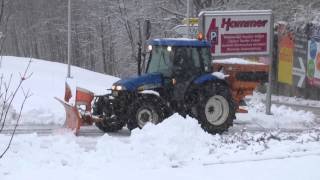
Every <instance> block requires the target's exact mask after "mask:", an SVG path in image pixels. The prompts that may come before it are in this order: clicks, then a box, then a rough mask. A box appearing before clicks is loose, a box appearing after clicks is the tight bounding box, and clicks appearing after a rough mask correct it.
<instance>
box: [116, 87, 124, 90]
mask: <svg viewBox="0 0 320 180" xmlns="http://www.w3.org/2000/svg"><path fill="white" fill-rule="evenodd" d="M116 90H117V91H122V90H124V87H123V86H116Z"/></svg>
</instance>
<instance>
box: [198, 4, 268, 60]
mask: <svg viewBox="0 0 320 180" xmlns="http://www.w3.org/2000/svg"><path fill="white" fill-rule="evenodd" d="M199 16H200V21H201V23H200V24H201V26H199V32H202V33H204V35H205V37H206V39H207V40H208V41H210V42H211V53H212V55H213V56H247V55H270V44H271V33H272V30H271V28H273V27H272V22H271V21H272V13H271V11H269V10H261V11H204V12H202V13H200V15H199Z"/></svg>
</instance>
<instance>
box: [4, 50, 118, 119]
mask: <svg viewBox="0 0 320 180" xmlns="http://www.w3.org/2000/svg"><path fill="white" fill-rule="evenodd" d="M29 60H30V59H29V58H19V57H11V56H4V57H3V59H2V66H1V68H0V75H1V74H3V75H4V77H5V79H7V80H8V79H9V77H10V75H11V74H12V75H13V81H12V87H15V86H16V85H17V83H18V82H19V80H20V79H19V78H20V75H19V73H23V72H24V70H25V68H26V66H27V64H28V61H29ZM29 72H30V73H32V76H31V78H30V79H28V80H27V81H25V82H24V84H23V88H24V90H25V91H27V90H30V91H31V93H32V96H31V98H30V99H29V100H28V101H27V103H26V105H25V108H24V111H23V116H22V117H23V118H22V120H21V123H22V124H28V123H33V124H35V123H36V124H49V123H54V124H62V123H63V122H64V120H65V112H64V109H63V107H62V106H61V104H59V102H58V101H56V100H54V97H60V98H63V97H64V86H65V81H66V75H67V65H66V64H61V63H56V62H49V61H44V60H38V59H32V63H31V67H30V70H29ZM71 75H72V77H73V78H72V80H71V81H72V82H73V84H74V85H75V86H79V87H83V88H86V89H88V90H90V91H93V92H95V93H98V94H103V93H105V92H106V88H109V87H111V85H112V83H113V82H115V81H116V80H118V78H115V77H112V76H108V75H104V74H100V73H96V72H92V71H88V70H85V69H82V68H78V67H74V66H72V67H71ZM22 101H23V94H22V92H21V91H20V92H19V94H18V95H17V97H16V98H15V100H14V102H13V108H14V109H15V110H17V109H20V105H21V102H22Z"/></svg>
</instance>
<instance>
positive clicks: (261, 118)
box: [235, 93, 316, 130]
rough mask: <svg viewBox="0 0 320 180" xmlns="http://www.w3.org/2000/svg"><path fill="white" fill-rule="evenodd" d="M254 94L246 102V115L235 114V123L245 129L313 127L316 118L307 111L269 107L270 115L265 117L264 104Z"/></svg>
mask: <svg viewBox="0 0 320 180" xmlns="http://www.w3.org/2000/svg"><path fill="white" fill-rule="evenodd" d="M256 95H257V94H256V93H254V95H253V96H251V97H250V98H249V100H248V101H247V105H248V114H237V115H236V116H237V120H236V121H235V122H236V123H240V124H241V123H243V124H245V125H246V127H254V126H256V127H260V128H266V129H287V130H288V129H307V128H311V127H315V125H316V122H315V119H316V116H315V115H314V114H313V113H312V112H309V111H303V110H300V111H296V110H293V109H291V108H290V107H287V106H276V105H272V106H271V112H272V115H266V114H265V111H266V106H265V103H263V102H262V100H261V99H260V98H259V96H258V97H256Z"/></svg>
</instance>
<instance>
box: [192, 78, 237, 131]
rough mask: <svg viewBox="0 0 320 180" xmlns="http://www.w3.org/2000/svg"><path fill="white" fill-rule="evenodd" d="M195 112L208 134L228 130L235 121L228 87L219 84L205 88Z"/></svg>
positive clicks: (233, 107)
mask: <svg viewBox="0 0 320 180" xmlns="http://www.w3.org/2000/svg"><path fill="white" fill-rule="evenodd" d="M197 111H198V121H199V123H200V124H201V127H202V128H203V129H204V130H205V131H207V132H208V133H211V134H216V133H222V132H224V131H226V130H228V128H229V127H230V126H232V124H233V119H235V106H234V103H233V99H232V95H231V93H230V90H229V87H228V86H227V85H224V84H223V83H220V82H215V83H212V84H208V85H207V86H205V87H204V92H203V93H202V95H201V98H200V103H199V104H198V107H197Z"/></svg>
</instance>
